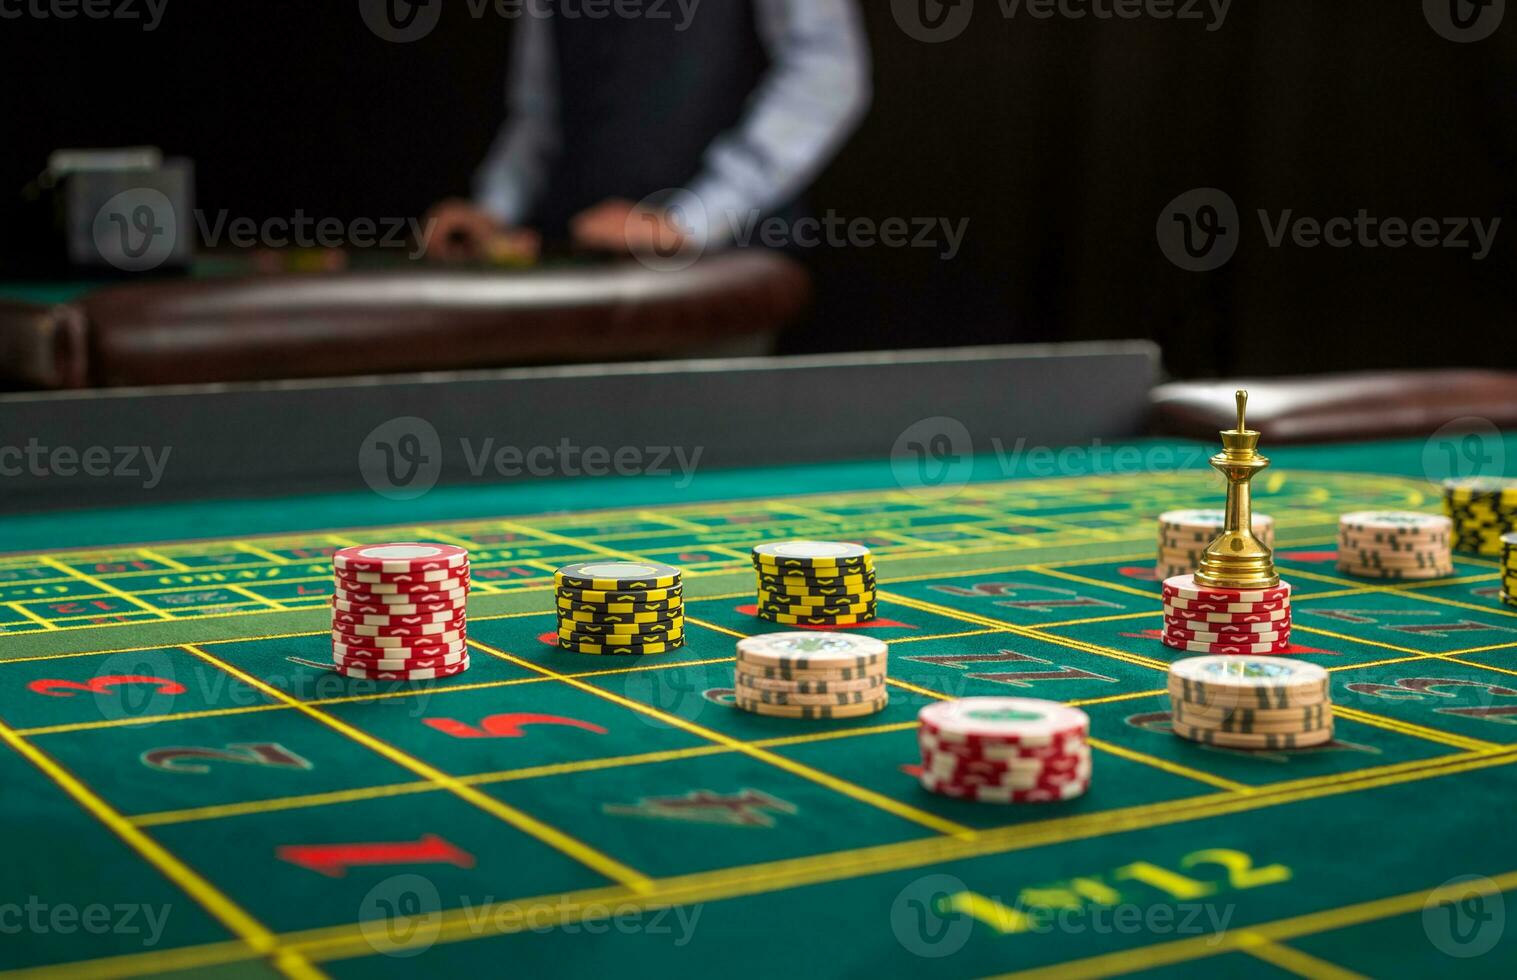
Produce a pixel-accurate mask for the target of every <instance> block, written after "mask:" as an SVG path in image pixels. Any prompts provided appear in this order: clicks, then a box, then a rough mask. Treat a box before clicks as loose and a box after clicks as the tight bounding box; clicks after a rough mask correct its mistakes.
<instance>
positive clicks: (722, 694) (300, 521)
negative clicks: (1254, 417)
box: [0, 442, 1517, 977]
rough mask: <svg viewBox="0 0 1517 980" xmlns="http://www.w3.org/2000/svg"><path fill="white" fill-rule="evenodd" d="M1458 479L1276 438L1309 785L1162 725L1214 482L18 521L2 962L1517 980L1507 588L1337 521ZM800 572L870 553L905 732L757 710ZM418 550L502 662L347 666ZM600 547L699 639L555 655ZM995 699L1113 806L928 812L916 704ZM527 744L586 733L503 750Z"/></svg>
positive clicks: (1165, 463)
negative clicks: (664, 580)
mask: <svg viewBox="0 0 1517 980" xmlns="http://www.w3.org/2000/svg"><path fill="white" fill-rule="evenodd" d="M1111 448H1112V447H1105V449H1107V450H1110V449H1111ZM1423 448H1424V447H1423V446H1422V445H1421V444H1419V443H1379V444H1365V445H1357V446H1339V447H1323V448H1313V449H1298V450H1279V451H1275V452H1272V453H1271V455H1272V456H1273V457H1274V459H1275V465H1274V466H1273V467H1272V468H1271V469H1270V470H1269V471H1267V472H1266V473H1265V474H1264V475H1263V476H1261V477H1260V478H1259V480H1258V482H1257V484H1256V487H1255V489H1256V497H1255V499H1256V507H1257V509H1258V510H1259V511H1261V512H1265V513H1269V514H1271V515H1272V516H1273V517H1274V518H1275V520H1276V522H1277V552H1278V553H1277V560H1278V563H1279V566H1280V568H1281V570H1282V572H1283V574H1284V576H1285V577H1286V578H1287V579H1288V580H1289V581H1290V582H1291V583H1292V584H1293V586H1294V588H1295V592H1294V598H1293V607H1294V619H1295V632H1294V634H1293V639H1294V641H1295V642H1296V643H1297V646H1296V647H1295V649H1293V650H1292V651H1291V655H1292V656H1296V657H1300V658H1302V659H1305V660H1310V661H1312V662H1314V663H1318V664H1322V665H1323V666H1325V667H1327V668H1328V669H1329V670H1330V671H1331V672H1332V678H1333V680H1332V692H1333V697H1334V701H1335V704H1336V707H1337V728H1336V738H1335V741H1333V742H1332V743H1331V744H1330V745H1327V746H1325V747H1322V748H1318V749H1313V750H1303V751H1297V752H1262V753H1261V752H1254V753H1250V752H1242V751H1233V750H1222V749H1216V748H1209V747H1204V746H1201V745H1197V744H1193V743H1190V742H1186V741H1183V740H1181V739H1179V738H1176V737H1175V736H1174V735H1172V734H1171V733H1170V732H1169V731H1168V730H1167V721H1168V714H1167V709H1168V699H1167V697H1166V695H1165V694H1164V690H1163V689H1164V681H1165V671H1166V668H1167V665H1168V664H1169V663H1170V662H1171V661H1172V660H1173V659H1174V658H1175V657H1177V656H1179V655H1178V654H1177V653H1176V652H1175V651H1172V650H1170V649H1168V648H1166V647H1164V646H1163V645H1161V644H1160V643H1159V642H1158V640H1157V638H1156V637H1157V632H1156V630H1157V627H1158V626H1159V624H1160V619H1161V617H1160V612H1159V609H1160V599H1159V586H1158V583H1156V582H1155V581H1154V580H1153V567H1154V563H1153V558H1154V537H1155V525H1154V518H1155V517H1156V516H1157V515H1158V514H1159V513H1160V512H1161V511H1164V510H1167V509H1171V508H1177V507H1192V506H1215V505H1217V503H1218V501H1219V500H1220V493H1219V487H1218V482H1217V480H1216V479H1215V477H1214V475H1213V474H1212V473H1211V472H1210V471H1209V470H1208V469H1206V467H1205V465H1204V460H1205V457H1206V456H1207V455H1209V453H1210V452H1211V451H1212V447H1210V446H1200V445H1191V444H1168V443H1157V442H1147V443H1140V444H1136V445H1134V446H1132V447H1130V451H1129V452H1126V453H1121V454H1116V455H1112V454H1111V453H1109V452H1106V453H1101V454H1092V453H1090V452H1089V450H1088V449H1087V450H1085V451H1082V452H1078V453H1073V454H1069V455H1064V456H1060V457H1057V458H1055V459H1052V460H1042V461H1040V460H1039V459H1032V458H1021V459H1017V460H997V459H990V458H986V459H980V460H977V461H976V465H975V470H974V473H973V475H972V478H971V480H970V482H968V483H967V484H966V485H964V486H962V487H959V488H957V489H956V490H954V489H953V488H947V487H945V488H943V489H942V490H941V491H940V492H937V493H932V494H926V493H920V492H913V491H911V490H910V489H904V488H903V487H902V485H901V484H900V483H898V482H896V481H895V480H894V479H893V478H892V471H891V469H890V467H889V465H888V464H884V463H881V464H874V463H856V464H837V465H831V466H815V467H794V468H783V469H772V470H763V471H759V470H750V471H744V472H725V473H701V474H698V475H697V476H696V477H695V478H694V479H693V480H692V481H689V482H688V483H687V482H685V481H677V480H669V481H662V480H656V479H639V480H606V481H594V480H592V481H576V482H560V483H552V484H549V483H537V484H529V485H515V486H506V487H494V488H471V489H444V490H437V491H434V492H433V493H431V494H428V495H427V496H425V497H423V498H421V499H419V500H414V501H409V502H397V501H389V500H381V499H378V498H358V497H306V498H299V499H288V500H264V501H257V502H251V501H249V502H234V503H226V502H221V503H212V502H205V503H197V504H189V505H176V506H172V507H161V508H152V509H136V510H130V511H127V510H118V511H101V512H92V513H84V514H52V515H39V516H27V517H12V518H6V519H4V520H3V521H0V535H3V539H0V540H3V541H4V542H5V547H6V550H7V551H8V552H11V553H10V554H8V555H6V556H5V557H3V559H0V628H3V630H4V633H5V635H4V637H3V641H0V740H3V741H4V743H5V744H6V746H7V748H6V750H5V751H4V752H3V753H0V786H3V787H4V804H3V806H0V832H3V834H4V839H5V840H6V842H7V843H8V844H9V847H8V848H7V850H6V860H5V861H4V863H3V864H0V967H3V968H6V969H22V968H37V969H38V970H39V971H41V972H42V973H48V972H54V973H57V974H58V975H60V976H129V975H142V974H171V973H176V972H182V973H185V974H187V975H204V976H255V975H277V974H280V973H283V974H286V975H290V976H316V975H321V974H323V973H324V974H327V975H331V976H338V977H342V976H381V977H383V976H394V977H414V976H434V975H481V974H488V975H500V974H508V975H523V976H532V975H557V974H571V973H572V974H573V975H580V976H587V975H588V976H616V977H654V976H669V975H692V976H709V975H717V974H720V975H726V976H740V977H750V976H751V977H774V976H777V975H785V974H794V975H800V976H849V977H863V976H903V975H911V976H948V977H969V976H983V975H992V974H1003V973H1009V974H1022V973H1026V974H1036V975H1043V974H1047V975H1050V976H1055V975H1057V976H1106V975H1114V974H1128V973H1131V974H1135V975H1140V976H1200V975H1203V974H1204V975H1219V976H1247V977H1254V976H1260V977H1267V976H1290V975H1304V976H1326V977H1347V976H1353V975H1356V974H1362V975H1386V974H1401V975H1424V976H1425V975H1429V974H1431V973H1433V972H1435V971H1440V970H1446V971H1457V972H1458V973H1459V974H1461V975H1479V976H1511V975H1512V974H1513V971H1514V967H1517V938H1514V937H1513V936H1512V935H1511V930H1507V929H1505V909H1504V905H1503V900H1502V894H1503V893H1504V892H1506V891H1507V890H1509V889H1511V888H1513V887H1514V886H1517V843H1514V835H1513V834H1512V833H1511V832H1510V831H1509V829H1508V827H1507V822H1508V820H1509V818H1510V801H1511V800H1512V799H1513V798H1514V795H1517V767H1514V766H1513V763H1517V724H1514V723H1517V609H1510V608H1507V607H1504V606H1503V605H1501V603H1500V602H1499V600H1498V598H1497V595H1496V591H1497V584H1496V583H1497V578H1498V576H1497V562H1495V561H1493V560H1491V559H1486V558H1476V557H1473V556H1462V557H1460V558H1459V559H1458V560H1457V561H1456V574H1455V576H1454V577H1452V578H1450V579H1445V580H1440V581H1435V582H1418V583H1405V584H1387V583H1385V582H1378V581H1374V582H1372V581H1364V580H1356V579H1352V578H1348V577H1345V576H1344V575H1342V574H1340V573H1339V572H1338V571H1337V570H1336V568H1335V560H1334V553H1333V549H1334V532H1335V526H1336V518H1337V516H1338V515H1339V514H1340V513H1343V512H1346V511H1349V510H1357V509H1364V508H1397V509H1413V510H1437V509H1438V507H1439V500H1438V497H1437V490H1436V488H1435V486H1434V485H1433V484H1431V483H1430V482H1429V481H1428V479H1427V477H1426V471H1425V468H1424V467H1425V465H1426V463H1427V460H1426V459H1425V458H1424V454H1423ZM1511 448H1517V447H1512V446H1510V445H1509V446H1508V449H1511ZM1265 449H1266V451H1270V447H1268V445H1267V444H1266V446H1265ZM1045 464H1047V465H1045ZM790 537H820V538H836V539H847V540H854V541H862V542H864V543H867V544H868V545H869V546H870V547H871V548H872V549H873V550H874V553H875V556H876V563H877V567H878V570H879V575H880V578H881V586H880V588H881V603H880V619H879V620H878V621H876V622H874V623H872V624H869V625H868V626H867V627H864V628H863V630H864V632H867V633H868V634H870V635H873V636H877V637H879V638H881V639H884V640H887V641H889V643H890V644H891V653H890V677H891V684H892V688H891V703H890V705H889V707H888V708H886V709H885V710H884V711H883V712H881V713H879V714H877V715H874V716H871V717H867V718H862V719H856V720H847V721H832V722H825V721H824V722H817V721H812V722H803V721H790V720H784V719H774V718H763V717H756V716H753V715H749V714H745V713H743V712H740V711H738V710H736V709H734V708H732V707H731V706H730V703H729V701H730V687H731V683H732V656H733V644H734V640H735V638H738V637H741V636H744V635H748V634H753V633H758V632H766V631H772V630H775V629H778V628H780V627H776V626H774V625H773V624H768V623H764V622H761V621H759V620H758V619H756V618H755V617H754V616H753V614H752V605H753V601H754V596H753V577H752V571H751V568H750V565H749V559H748V549H749V548H750V547H751V546H752V545H753V544H754V543H757V542H760V541H764V540H776V539H782V538H790ZM414 539H426V540H437V541H448V542H454V543H462V544H466V545H467V546H468V547H469V548H470V550H471V555H472V569H473V581H474V586H473V594H472V595H471V598H470V623H469V634H470V639H471V642H472V643H473V651H472V661H473V666H472V668H471V669H470V670H469V671H468V672H467V673H465V674H463V675H461V676H459V677H456V678H453V679H448V680H443V681H436V682H429V683H414V684H398V683H390V684H374V683H371V682H361V681H353V680H347V679H344V678H340V677H338V676H336V675H335V674H333V673H331V672H330V671H329V670H327V669H325V668H324V667H323V666H322V662H323V661H324V660H329V659H330V650H329V634H328V633H327V631H326V630H327V627H328V626H329V625H330V617H329V612H328V609H327V605H326V604H327V599H328V595H329V590H330V581H329V580H330V563H329V561H328V559H327V556H328V555H329V554H330V553H331V552H332V551H333V550H334V549H336V548H338V547H341V546H344V545H347V544H352V543H358V542H370V541H384V540H414ZM605 555H626V556H639V557H642V558H646V559H656V560H660V561H665V562H668V563H671V564H675V565H678V566H680V567H682V568H683V569H684V570H685V575H686V586H685V588H686V600H687V609H688V612H687V617H688V621H689V643H688V645H687V646H686V647H685V648H684V649H682V650H679V651H677V652H675V653H671V654H665V655H660V656H651V657H645V658H639V659H622V658H597V657H592V656H584V655H579V654H574V653H569V652H565V651H560V650H558V649H556V648H555V647H553V646H550V645H548V644H547V643H545V642H544V635H545V634H547V633H551V631H552V630H553V628H554V616H553V613H552V591H551V590H552V572H553V570H554V568H556V567H557V566H559V565H562V564H566V563H568V562H571V561H575V560H582V559H586V558H590V557H596V556H605ZM1508 685H1512V686H1508ZM976 694H1016V695H1022V696H1032V697H1042V698H1051V699H1057V700H1061V701H1068V702H1072V703H1075V704H1078V705H1081V706H1082V707H1083V708H1084V710H1085V711H1086V712H1088V713H1089V714H1090V716H1091V737H1092V744H1093V746H1094V751H1095V766H1094V782H1093V785H1092V787H1091V790H1090V792H1089V793H1088V794H1087V795H1085V796H1084V797H1082V798H1079V799H1076V800H1072V801H1069V802H1065V803H1059V804H1051V805H1023V806H1017V807H1004V806H996V805H988V804H974V803H966V802H960V801H954V800H950V799H946V798H941V797H937V796H933V795H930V794H928V793H926V792H924V791H923V790H922V789H921V788H920V787H919V786H918V785H917V782H916V780H915V779H914V778H913V776H912V775H911V773H910V771H909V767H910V766H911V764H912V763H913V761H914V756H915V751H916V743H915V723H914V719H915V715H916V712H917V711H918V710H919V709H920V708H921V707H922V706H923V705H925V704H927V703H930V702H932V701H934V700H936V699H940V698H945V697H958V696H966V695H976ZM519 714H530V715H539V716H551V717H550V718H548V719H546V720H541V722H540V723H537V724H526V725H524V726H523V727H521V728H519V730H517V731H510V730H508V729H505V728H503V726H501V725H500V724H498V723H497V724H494V725H489V724H486V719H490V718H493V717H496V716H502V715H519ZM1461 881H1464V882H1468V881H1473V882H1474V884H1473V885H1468V884H1464V885H1462V884H1460V882H1461Z"/></svg>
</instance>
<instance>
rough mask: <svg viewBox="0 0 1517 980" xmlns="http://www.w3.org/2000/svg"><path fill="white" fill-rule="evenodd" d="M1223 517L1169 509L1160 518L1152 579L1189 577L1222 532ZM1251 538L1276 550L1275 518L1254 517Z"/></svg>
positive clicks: (1217, 514)
mask: <svg viewBox="0 0 1517 980" xmlns="http://www.w3.org/2000/svg"><path fill="white" fill-rule="evenodd" d="M1226 516H1227V515H1225V514H1224V513H1223V512H1222V511H1220V510H1171V511H1166V512H1165V513H1163V514H1160V515H1159V561H1158V563H1157V565H1156V566H1155V574H1154V577H1155V578H1157V579H1158V580H1159V581H1161V582H1162V581H1164V580H1165V579H1170V578H1174V577H1175V576H1176V575H1189V574H1190V573H1191V572H1194V571H1195V570H1196V568H1197V567H1198V566H1199V565H1200V564H1201V555H1202V553H1203V552H1205V551H1206V546H1207V545H1209V544H1211V543H1212V540H1213V539H1214V538H1216V536H1217V535H1218V534H1221V533H1222V528H1223V525H1224V524H1225V522H1226ZM1253 529H1254V537H1256V538H1258V539H1259V540H1260V541H1261V542H1263V543H1264V546H1265V547H1267V548H1269V549H1270V550H1271V551H1273V550H1275V519H1274V518H1273V517H1270V516H1268V515H1267V514H1255V515H1254V523H1253Z"/></svg>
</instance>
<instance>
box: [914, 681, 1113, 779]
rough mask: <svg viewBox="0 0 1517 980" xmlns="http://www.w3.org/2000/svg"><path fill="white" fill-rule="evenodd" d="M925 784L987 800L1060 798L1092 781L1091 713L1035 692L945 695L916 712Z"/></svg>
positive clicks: (922, 777) (922, 775)
mask: <svg viewBox="0 0 1517 980" xmlns="http://www.w3.org/2000/svg"><path fill="white" fill-rule="evenodd" d="M917 723H918V728H917V742H918V744H919V745H920V747H921V750H922V774H921V776H920V779H921V782H922V786H923V788H924V789H927V790H929V791H931V792H933V793H939V794H941V795H943V796H951V797H954V798H955V799H963V800H975V801H978V802H984V803H1053V802H1057V801H1059V800H1070V799H1074V798H1075V797H1077V796H1080V795H1082V794H1084V792H1085V791H1086V790H1087V789H1089V788H1090V773H1091V759H1090V743H1089V736H1090V718H1089V717H1088V716H1087V715H1086V714H1085V712H1083V711H1081V710H1080V709H1078V708H1071V707H1069V706H1068V705H1064V704H1060V703H1058V702H1057V701H1039V700H1036V699H1034V698H1001V697H989V698H960V699H958V700H956V701H939V702H937V703H935V704H930V705H928V706H927V707H925V708H923V709H922V710H921V712H920V713H918V715H917Z"/></svg>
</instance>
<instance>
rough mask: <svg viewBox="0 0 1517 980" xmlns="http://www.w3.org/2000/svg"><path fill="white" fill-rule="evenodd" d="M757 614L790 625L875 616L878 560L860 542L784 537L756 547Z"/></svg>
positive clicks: (839, 622)
mask: <svg viewBox="0 0 1517 980" xmlns="http://www.w3.org/2000/svg"><path fill="white" fill-rule="evenodd" d="M753 567H754V569H755V570H756V571H757V573H758V615H759V618H760V619H767V620H769V621H770V622H772V623H784V624H786V625H789V626H849V625H854V624H857V623H867V622H869V621H870V620H872V619H874V618H875V596H874V588H875V580H874V558H873V556H871V555H870V554H869V549H868V548H866V547H864V546H863V545H859V544H848V543H845V542H839V541H780V542H777V543H775V544H761V545H758V546H757V547H755V548H754V549H753Z"/></svg>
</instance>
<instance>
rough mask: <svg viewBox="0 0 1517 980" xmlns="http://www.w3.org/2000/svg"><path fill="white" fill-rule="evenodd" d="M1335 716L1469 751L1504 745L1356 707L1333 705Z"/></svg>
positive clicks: (1497, 748)
mask: <svg viewBox="0 0 1517 980" xmlns="http://www.w3.org/2000/svg"><path fill="white" fill-rule="evenodd" d="M1333 716H1334V717H1335V718H1347V719H1348V720H1349V721H1356V722H1358V723H1359V724H1361V725H1372V726H1374V727H1375V728H1383V729H1385V730H1386V731H1390V732H1399V733H1401V734H1402V735H1410V736H1411V737H1412V738H1420V739H1423V740H1424V741H1428V742H1437V743H1439V744H1440V745H1448V746H1451V747H1453V748H1456V749H1465V750H1467V751H1470V752H1495V751H1498V750H1499V749H1502V748H1504V746H1501V745H1498V744H1496V743H1495V742H1485V741H1482V740H1480V739H1478V738H1466V737H1464V736H1463V735H1455V734H1453V733H1451V732H1444V731H1439V730H1438V729H1435V728H1427V727H1425V726H1423V725H1417V724H1413V723H1412V722H1408V721H1402V720H1400V719H1399V718H1387V717H1385V716H1384V715H1375V714H1370V713H1369V712H1368V711H1361V710H1359V709H1358V708H1345V707H1343V706H1342V705H1336V704H1335V705H1333Z"/></svg>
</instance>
